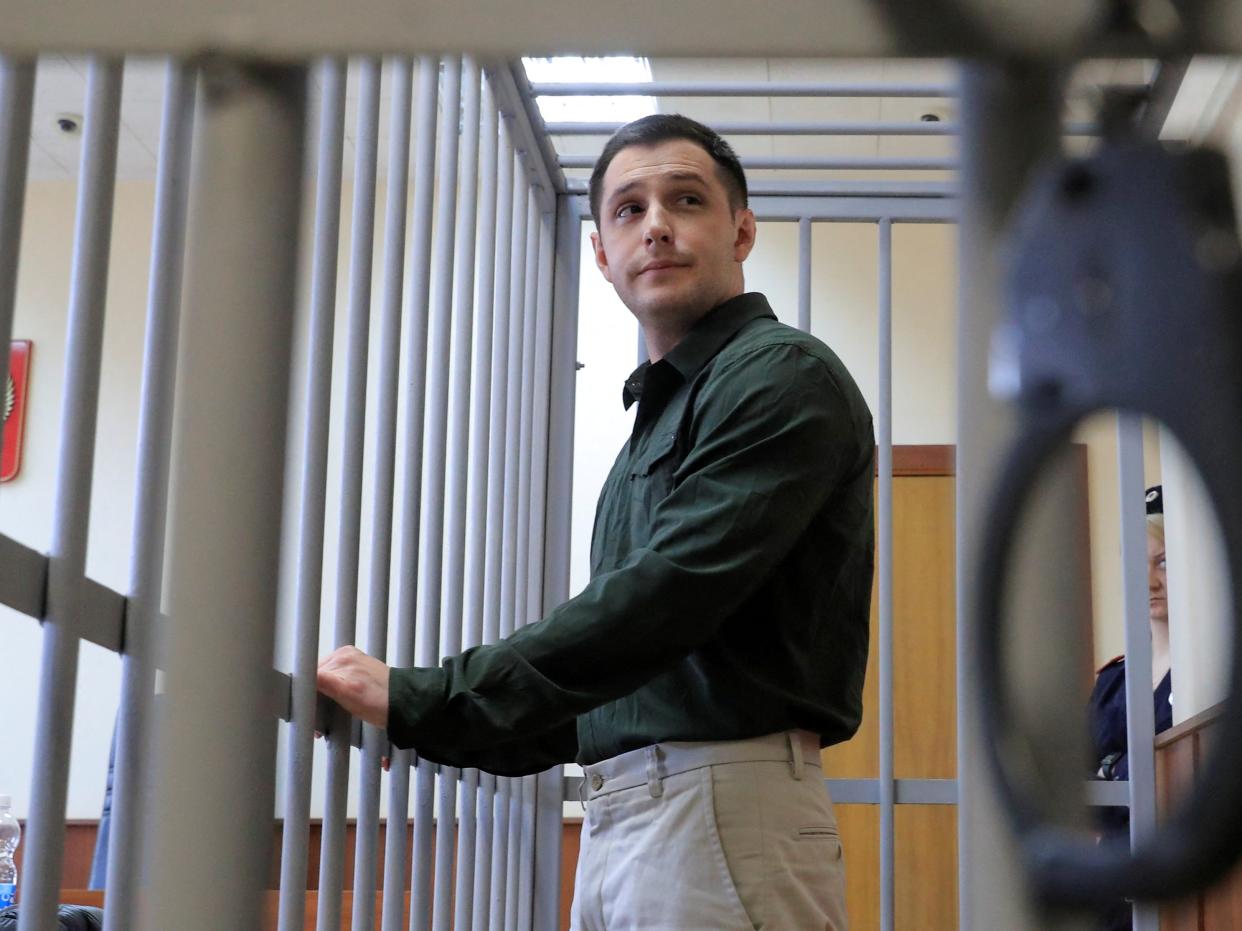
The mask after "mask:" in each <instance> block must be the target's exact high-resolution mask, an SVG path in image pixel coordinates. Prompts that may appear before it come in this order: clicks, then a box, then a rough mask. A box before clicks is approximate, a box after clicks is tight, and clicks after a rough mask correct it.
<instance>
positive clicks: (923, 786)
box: [562, 776, 957, 805]
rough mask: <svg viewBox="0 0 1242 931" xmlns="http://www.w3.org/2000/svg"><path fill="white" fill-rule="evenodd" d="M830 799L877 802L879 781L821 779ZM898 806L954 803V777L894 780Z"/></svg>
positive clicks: (571, 798) (568, 795) (566, 783)
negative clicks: (826, 787) (830, 796)
mask: <svg viewBox="0 0 1242 931" xmlns="http://www.w3.org/2000/svg"><path fill="white" fill-rule="evenodd" d="M582 782H583V777H582V776H565V777H564V778H563V780H562V787H563V792H564V799H565V801H567V802H577V801H580V800H581V798H582V796H581V795H580V794H579V793H580V791H581V788H582ZM824 782H825V784H826V785H827V786H828V791H829V793H831V795H832V800H833V802H835V803H836V804H838V805H878V804H879V803H880V784H879V781H878V780H875V779H825V780H824ZM896 784H897V791H896V803H897V804H898V805H956V804H957V780H956V779H898V780H896Z"/></svg>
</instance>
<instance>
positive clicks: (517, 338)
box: [489, 155, 530, 931]
mask: <svg viewBox="0 0 1242 931" xmlns="http://www.w3.org/2000/svg"><path fill="white" fill-rule="evenodd" d="M529 193H530V189H529V187H528V183H527V179H526V169H525V166H523V164H522V159H521V156H520V155H515V157H514V162H513V213H512V222H511V223H510V237H511V239H512V243H513V246H512V251H511V253H510V262H509V357H508V360H507V362H506V374H507V379H508V387H507V389H506V412H505V436H506V437H507V438H508V441H509V447H510V451H509V455H508V456H507V457H506V459H505V491H504V502H505V514H504V546H505V550H504V554H503V566H502V573H503V574H502V576H501V586H500V611H501V614H500V636H501V637H505V636H508V635H509V634H511V633H513V629H514V616H515V614H516V609H517V604H518V593H517V590H516V588H517V552H516V551H517V550H518V549H520V548H521V545H522V541H521V539H520V537H519V536H518V520H517V517H518V465H519V461H520V459H521V456H522V451H521V448H520V444H519V443H518V442H514V441H515V440H517V439H518V437H519V436H520V430H521V410H522V334H523V333H524V331H525V320H524V317H525V306H526V304H525V295H526V286H525V274H526V248H527V243H526V217H527V202H528V197H529ZM497 786H498V787H499V790H500V791H499V792H498V793H497V796H496V798H497V805H496V816H495V820H494V822H493V824H494V827H495V830H496V834H497V835H498V837H499V843H498V844H497V845H496V848H495V849H494V850H493V851H492V888H493V899H492V908H491V923H490V925H489V927H490V928H491V929H495V931H500V929H501V928H504V927H506V926H507V925H506V920H507V915H508V913H509V901H510V897H511V895H512V893H513V891H514V890H513V886H514V885H515V884H516V876H515V877H514V880H513V882H510V876H511V875H512V874H511V871H510V868H509V867H510V860H511V858H512V857H513V856H515V855H516V847H517V841H516V839H515V838H514V833H513V832H514V827H515V825H514V824H512V823H511V822H513V821H514V820H515V819H514V813H513V805H514V798H515V797H516V794H517V793H518V792H520V788H519V787H520V781H519V780H517V779H510V778H501V779H498V780H497ZM514 918H515V919H516V910H515V911H514Z"/></svg>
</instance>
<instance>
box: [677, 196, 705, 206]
mask: <svg viewBox="0 0 1242 931" xmlns="http://www.w3.org/2000/svg"><path fill="white" fill-rule="evenodd" d="M681 202H682V203H683V204H694V205H697V204H701V203H703V198H701V197H699V195H698V194H683V195H681Z"/></svg>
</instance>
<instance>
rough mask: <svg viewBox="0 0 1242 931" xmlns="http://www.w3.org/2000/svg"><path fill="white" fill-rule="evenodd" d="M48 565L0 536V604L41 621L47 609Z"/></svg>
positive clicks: (27, 550) (42, 559)
mask: <svg viewBox="0 0 1242 931" xmlns="http://www.w3.org/2000/svg"><path fill="white" fill-rule="evenodd" d="M47 563H48V559H47V557H46V556H44V555H43V554H42V553H39V552H37V551H36V550H32V549H31V548H30V547H28V546H25V545H23V544H21V543H18V542H17V541H16V540H13V539H10V538H9V537H6V536H0V604H2V605H5V606H6V607H9V608H12V609H13V610H14V611H20V612H21V613H22V614H25V615H28V616H29V617H34V618H39V619H40V620H41V619H42V618H43V614H44V611H45V610H46V608H47Z"/></svg>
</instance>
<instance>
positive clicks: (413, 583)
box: [332, 56, 439, 931]
mask: <svg viewBox="0 0 1242 931" xmlns="http://www.w3.org/2000/svg"><path fill="white" fill-rule="evenodd" d="M411 70H412V63H411V62H409V61H408V60H405V59H399V60H398V61H397V62H396V64H395V65H394V76H393V101H392V106H393V111H392V131H391V132H390V133H389V143H388V144H389V147H390V148H389V165H388V215H387V218H386V221H385V223H386V234H385V256H384V266H385V268H384V280H385V284H384V301H385V307H384V312H383V315H384V333H385V334H387V336H386V339H387V340H389V341H390V342H389V343H385V347H386V348H385V349H384V350H383V351H384V359H385V361H384V362H383V365H384V366H386V370H385V371H384V373H383V374H382V375H381V376H380V377H381V384H382V385H385V386H387V387H385V388H384V389H383V390H384V392H385V394H384V397H385V400H384V401H383V402H382V403H383V405H384V415H383V418H382V419H381V421H380V426H379V431H380V432H379V433H378V434H377V463H378V461H379V453H378V449H379V445H380V444H384V449H385V454H384V455H385V458H387V456H388V453H387V449H388V448H389V446H391V447H392V448H393V449H394V451H395V448H396V442H397V436H396V435H395V433H391V432H390V428H389V427H388V426H386V425H385V424H386V423H391V424H394V425H395V423H396V417H397V398H396V394H397V392H398V391H399V378H398V376H399V364H398V362H399V360H398V359H397V356H396V350H395V349H393V348H392V345H391V344H395V343H396V342H397V340H398V337H399V335H400V332H401V318H402V317H403V316H404V317H405V319H406V320H407V325H406V337H405V338H406V343H405V378H406V380H407V384H408V388H407V406H406V410H405V418H404V424H403V426H404V430H405V437H406V439H405V446H406V449H407V454H406V459H405V462H404V470H403V474H402V489H403V495H404V502H403V504H402V510H401V520H400V524H399V533H400V548H399V554H400V559H401V561H402V564H404V565H408V566H417V564H418V526H419V511H420V502H421V500H422V499H421V494H420V492H419V488H420V486H421V484H422V442H423V420H422V418H423V410H422V398H423V393H424V379H425V377H426V361H427V325H426V320H427V317H426V306H427V295H428V291H429V288H430V281H431V278H430V268H431V221H432V205H433V202H434V197H433V187H432V184H433V182H434V178H435V160H436V98H437V96H438V94H439V62H438V60H437V59H436V58H434V57H431V56H423V57H422V58H420V59H419V66H418V101H417V104H416V110H415V116H414V126H415V130H414V131H415V133H416V139H415V146H416V147H415V158H414V180H415V184H414V204H413V207H412V218H411V225H412V239H411V240H410V249H409V255H408V258H407V259H406V260H405V265H404V272H405V274H406V275H408V276H409V280H408V286H407V287H405V288H404V294H403V293H402V282H401V276H402V271H403V267H402V249H403V248H404V243H405V223H406V220H405V202H406V191H407V188H408V183H409V177H410V173H409V137H410V113H409V109H410V94H411V83H412V76H411V74H410V72H411ZM401 306H404V307H405V309H406V312H405V313H404V314H402V312H401V310H400V308H401ZM394 456H395V452H394ZM379 480H380V479H379V478H378V477H377V483H378V482H379ZM384 480H385V481H387V482H388V483H389V486H388V487H389V489H390V490H389V492H388V494H389V495H390V496H391V482H392V477H391V476H390V475H387V474H385V476H384ZM377 490H378V484H377ZM376 507H377V508H378V507H379V502H378V501H377V502H376ZM380 521H382V526H381V524H380V523H379V522H375V523H372V529H371V532H372V554H373V555H372V559H373V560H374V559H376V558H377V557H376V555H375V553H376V552H377V550H376V549H375V547H376V545H379V546H380V547H382V548H384V549H387V548H388V547H389V546H390V545H391V528H392V517H391V514H386V515H383V516H382V517H381V518H380ZM381 537H382V539H381ZM376 571H377V572H378V571H379V570H378V566H376ZM385 584H388V583H385ZM373 595H374V596H375V597H374V600H373V601H372V605H373V606H374V607H373V610H378V606H379V604H380V598H379V595H378V593H377V592H376V590H375V589H373ZM387 601H388V596H387V593H386V592H385V594H384V597H383V602H384V603H385V604H387ZM417 603H418V577H417V574H416V573H415V572H402V573H401V574H400V575H399V576H398V578H397V605H396V614H397V623H396V626H397V639H396V649H395V651H394V653H395V655H394V658H393V659H394V664H395V665H397V666H410V665H412V664H413V662H414V615H415V611H416V609H417ZM411 761H412V754H411V752H410V751H409V750H403V749H398V748H393V750H392V767H391V769H390V771H389V775H388V825H387V830H386V831H385V837H384V899H383V906H382V907H383V927H384V931H397V929H398V928H399V927H401V924H402V921H403V918H404V909H405V894H404V893H405V883H406V876H407V875H408V873H407V869H406V868H407V860H406V839H407V838H408V836H409V825H408V820H409V807H410V764H411ZM419 901H420V900H419V899H417V898H416V897H414V896H413V895H412V896H411V905H410V910H411V915H413V913H414V908H415V906H416V905H417V903H418V902H419ZM337 928H339V922H338V925H337V927H336V928H333V929H332V931H337Z"/></svg>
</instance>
